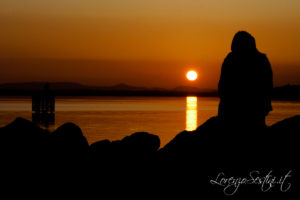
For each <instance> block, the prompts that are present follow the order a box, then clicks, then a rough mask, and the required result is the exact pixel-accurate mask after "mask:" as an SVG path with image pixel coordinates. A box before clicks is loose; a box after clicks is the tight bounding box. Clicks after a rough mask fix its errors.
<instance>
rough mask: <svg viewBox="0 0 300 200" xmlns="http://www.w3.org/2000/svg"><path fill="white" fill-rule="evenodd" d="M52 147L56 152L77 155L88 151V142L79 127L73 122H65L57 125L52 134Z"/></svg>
mask: <svg viewBox="0 0 300 200" xmlns="http://www.w3.org/2000/svg"><path fill="white" fill-rule="evenodd" d="M51 136H52V139H53V145H54V146H53V147H54V151H55V152H56V153H58V154H59V155H60V154H68V155H69V156H71V155H78V154H85V153H87V151H88V147H89V146H88V142H87V140H86V138H85V137H84V136H83V134H82V131H81V129H80V128H79V127H78V126H77V125H75V124H73V123H66V124H63V125H62V126H60V127H58V128H57V129H56V130H55V131H54V132H53V133H52V134H51Z"/></svg>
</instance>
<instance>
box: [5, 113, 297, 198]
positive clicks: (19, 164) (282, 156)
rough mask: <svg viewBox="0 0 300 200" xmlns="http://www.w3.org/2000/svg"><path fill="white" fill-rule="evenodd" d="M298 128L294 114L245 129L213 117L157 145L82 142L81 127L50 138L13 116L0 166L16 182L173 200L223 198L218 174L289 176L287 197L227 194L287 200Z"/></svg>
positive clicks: (144, 138) (249, 191)
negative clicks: (175, 199) (88, 186)
mask: <svg viewBox="0 0 300 200" xmlns="http://www.w3.org/2000/svg"><path fill="white" fill-rule="evenodd" d="M299 124H300V116H299V115H298V116H295V117H292V118H289V119H285V120H283V121H280V122H278V123H276V124H274V125H272V126H270V127H267V128H265V129H261V130H253V129H251V127H244V128H243V129H241V128H240V127H239V128H237V127H226V126H225V125H224V124H223V123H222V121H220V119H218V117H213V118H211V119H209V120H208V121H207V122H205V123H204V124H202V125H201V126H199V127H198V128H197V130H195V131H192V132H188V131H183V132H181V133H179V134H178V135H177V136H176V137H175V138H174V139H173V140H172V141H170V142H169V143H168V144H167V145H165V146H164V147H162V148H159V147H160V140H159V137H158V136H156V135H152V134H150V133H146V132H139V133H134V134H132V135H130V136H127V137H125V138H123V139H122V140H118V141H109V140H102V141H99V142H95V143H93V144H91V145H89V144H88V142H87V140H86V138H85V137H84V135H83V133H82V131H81V129H80V128H79V127H78V126H77V125H75V124H73V123H66V124H64V125H62V126H60V127H59V128H57V129H56V130H55V131H53V132H52V133H50V132H48V131H46V130H44V129H42V128H40V127H38V126H37V125H35V124H33V123H32V122H30V121H28V120H25V119H22V118H17V119H16V120H15V121H13V122H12V123H11V124H8V125H7V126H5V127H2V128H0V138H1V139H0V151H1V155H2V166H4V167H6V168H7V169H6V170H7V171H13V173H12V174H11V176H16V177H18V178H20V177H22V176H27V175H29V174H30V178H31V179H32V178H39V179H40V178H41V180H40V181H45V180H49V179H51V180H53V179H56V180H60V179H64V181H67V182H69V184H74V183H77V184H79V185H81V184H82V183H83V182H84V183H89V182H90V181H91V180H101V181H100V182H98V184H99V185H101V188H102V189H101V191H103V190H105V189H104V188H107V189H111V188H110V187H109V185H110V184H114V186H113V187H114V188H115V189H116V188H118V189H116V190H119V189H120V188H123V189H124V190H125V188H126V190H127V189H129V188H132V187H134V188H135V189H138V190H139V191H140V192H147V193H149V192H150V191H151V193H152V194H157V193H159V192H161V191H163V192H164V193H168V192H170V194H173V195H175V196H176V194H178V195H179V194H181V195H187V196H189V195H193V196H194V195H196V196H199V197H200V196H203V195H210V196H211V197H218V198H220V199H223V198H228V195H226V193H225V192H224V187H225V186H220V185H214V184H212V180H215V178H216V177H217V175H218V174H220V173H221V174H224V175H225V174H226V175H228V176H237V177H238V176H243V175H244V176H246V175H248V174H249V172H251V171H253V170H256V171H259V174H260V175H263V174H267V173H268V172H269V171H272V173H274V174H276V176H278V177H280V176H281V175H282V174H287V172H289V171H291V174H290V175H291V177H289V178H290V179H289V180H287V181H289V182H286V183H290V184H291V189H289V191H287V192H282V191H280V187H279V186H276V187H275V186H274V187H273V186H272V187H271V189H270V191H269V192H263V191H261V187H260V185H259V184H258V185H259V186H257V185H255V184H253V185H247V186H246V185H243V186H240V188H238V190H237V192H236V193H234V197H235V198H242V199H247V198H254V197H257V196H259V197H261V196H262V197H265V198H267V199H268V198H271V197H272V198H273V197H275V196H276V197H279V198H281V199H290V198H291V197H292V196H294V195H295V193H296V192H297V189H296V187H297V185H298V183H297V181H299V179H298V177H299V175H298V174H297V173H298V159H299V156H298V155H299V153H298V152H299V142H298V141H299V139H298V134H299ZM274 176H275V175H274ZM74 177H75V180H74ZM71 180H72V181H71ZM79 180H80V183H78V182H79ZM82 180H84V181H83V182H82ZM224 180H225V179H224ZM47 182H48V181H47ZM57 184H58V185H60V182H58V183H57ZM94 186H95V185H94ZM80 187H83V186H82V185H81V186H80ZM99 187H100V186H99ZM169 188H171V190H170V189H169ZM233 188H234V187H233ZM98 190H99V188H98ZM127 191H128V190H127ZM129 191H130V190H129ZM229 196H230V195H229ZM232 196H233V195H231V197H232ZM291 199H292V198H291Z"/></svg>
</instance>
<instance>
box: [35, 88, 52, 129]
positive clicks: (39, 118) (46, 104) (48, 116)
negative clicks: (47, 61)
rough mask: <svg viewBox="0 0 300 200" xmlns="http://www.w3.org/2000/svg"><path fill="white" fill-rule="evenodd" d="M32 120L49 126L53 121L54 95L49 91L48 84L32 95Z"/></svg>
mask: <svg viewBox="0 0 300 200" xmlns="http://www.w3.org/2000/svg"><path fill="white" fill-rule="evenodd" d="M32 121H33V122H35V123H37V124H40V125H44V126H45V127H47V128H48V127H49V125H52V124H54V121H55V97H54V95H53V93H52V92H51V91H50V84H49V83H46V84H45V85H44V90H43V91H39V92H36V93H34V94H33V95H32Z"/></svg>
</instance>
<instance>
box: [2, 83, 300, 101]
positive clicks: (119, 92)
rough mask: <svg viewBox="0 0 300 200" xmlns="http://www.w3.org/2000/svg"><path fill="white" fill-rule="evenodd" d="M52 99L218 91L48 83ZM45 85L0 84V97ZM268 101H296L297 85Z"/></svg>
mask: <svg viewBox="0 0 300 200" xmlns="http://www.w3.org/2000/svg"><path fill="white" fill-rule="evenodd" d="M50 84H51V89H52V91H53V92H54V93H55V96H175V97H176V96H187V95H195V96H203V97H217V96H218V92H217V91H216V90H210V89H206V90H203V89H200V88H197V87H190V86H178V87H176V88H174V89H165V88H146V87H136V86H130V85H127V84H118V85H114V86H108V87H97V86H86V85H82V84H78V83H62V82H54V83H50ZM44 85H45V82H29V83H7V84H0V96H31V95H32V93H34V92H37V91H42V90H43V86H44ZM272 99H280V100H300V86H297V85H286V86H282V87H275V88H274V89H273V92H272Z"/></svg>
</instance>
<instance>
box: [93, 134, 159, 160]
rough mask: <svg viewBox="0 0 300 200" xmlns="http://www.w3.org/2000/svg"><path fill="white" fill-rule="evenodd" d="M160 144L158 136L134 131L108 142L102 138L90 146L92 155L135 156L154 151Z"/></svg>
mask: <svg viewBox="0 0 300 200" xmlns="http://www.w3.org/2000/svg"><path fill="white" fill-rule="evenodd" d="M159 146H160V140H159V137H158V136H156V135H152V134H149V133H146V132H138V133H134V134H132V135H131V136H126V137H125V138H123V139H122V140H118V141H113V142H110V141H109V140H103V141H99V142H96V143H93V144H92V145H91V146H90V151H91V153H93V154H94V156H97V155H99V156H101V155H102V156H103V155H104V154H105V155H110V156H135V155H144V156H146V155H148V154H151V153H155V152H156V151H157V150H158V148H159Z"/></svg>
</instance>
